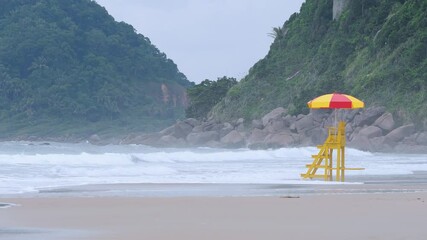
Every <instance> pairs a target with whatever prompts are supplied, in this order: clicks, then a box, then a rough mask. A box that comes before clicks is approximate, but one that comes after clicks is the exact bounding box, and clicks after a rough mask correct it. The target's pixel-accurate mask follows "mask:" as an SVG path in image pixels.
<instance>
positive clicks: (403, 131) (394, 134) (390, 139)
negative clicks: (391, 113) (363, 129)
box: [385, 124, 415, 146]
mask: <svg viewBox="0 0 427 240" xmlns="http://www.w3.org/2000/svg"><path fill="white" fill-rule="evenodd" d="M414 130H415V126H414V124H408V125H404V126H401V127H398V128H396V129H394V130H393V131H391V132H389V133H388V134H387V135H386V136H385V142H386V143H387V144H389V145H390V146H395V145H396V144H397V143H398V142H399V141H401V140H403V139H404V138H405V137H408V136H410V135H412V133H414Z"/></svg>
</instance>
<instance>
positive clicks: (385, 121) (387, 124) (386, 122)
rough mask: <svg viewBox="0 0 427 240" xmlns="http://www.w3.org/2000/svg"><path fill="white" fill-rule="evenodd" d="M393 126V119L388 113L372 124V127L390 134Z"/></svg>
mask: <svg viewBox="0 0 427 240" xmlns="http://www.w3.org/2000/svg"><path fill="white" fill-rule="evenodd" d="M394 125H395V122H394V119H393V115H392V114H391V113H389V112H386V113H384V114H383V115H381V117H379V118H378V119H377V120H376V121H375V122H374V126H377V127H379V128H381V129H382V130H384V131H386V132H390V131H391V130H393V128H394Z"/></svg>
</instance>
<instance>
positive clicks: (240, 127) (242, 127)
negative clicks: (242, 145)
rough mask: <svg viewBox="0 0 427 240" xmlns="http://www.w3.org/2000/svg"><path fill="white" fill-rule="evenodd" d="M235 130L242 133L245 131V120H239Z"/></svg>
mask: <svg viewBox="0 0 427 240" xmlns="http://www.w3.org/2000/svg"><path fill="white" fill-rule="evenodd" d="M234 128H235V129H236V130H237V131H240V132H243V131H245V119H243V118H239V119H237V121H236V123H235V127H234Z"/></svg>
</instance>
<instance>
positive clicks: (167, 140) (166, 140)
mask: <svg viewBox="0 0 427 240" xmlns="http://www.w3.org/2000/svg"><path fill="white" fill-rule="evenodd" d="M157 145H158V146H161V147H184V146H185V145H186V142H185V140H184V139H182V138H176V137H174V136H172V135H166V136H162V137H161V138H160V139H159V141H158V142H157Z"/></svg>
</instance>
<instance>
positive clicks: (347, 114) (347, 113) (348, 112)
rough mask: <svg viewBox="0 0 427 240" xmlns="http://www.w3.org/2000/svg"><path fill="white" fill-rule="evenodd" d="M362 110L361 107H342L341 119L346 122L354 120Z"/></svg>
mask: <svg viewBox="0 0 427 240" xmlns="http://www.w3.org/2000/svg"><path fill="white" fill-rule="evenodd" d="M360 111H361V109H341V110H340V112H341V113H340V114H338V115H341V119H342V120H344V121H346V122H351V121H353V119H354V117H355V116H356V115H357V114H358V113H359V112H360Z"/></svg>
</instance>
